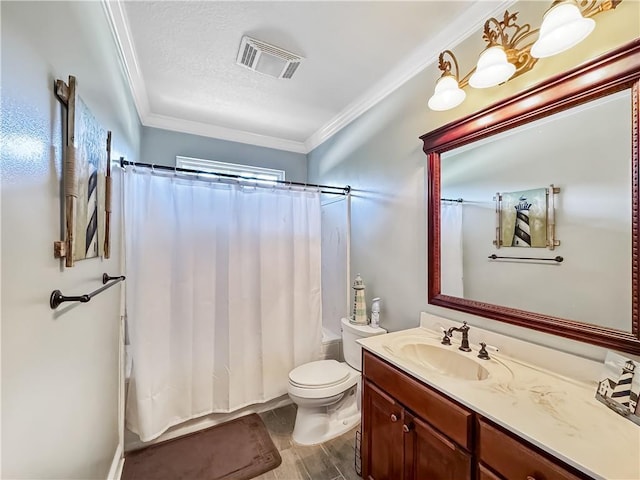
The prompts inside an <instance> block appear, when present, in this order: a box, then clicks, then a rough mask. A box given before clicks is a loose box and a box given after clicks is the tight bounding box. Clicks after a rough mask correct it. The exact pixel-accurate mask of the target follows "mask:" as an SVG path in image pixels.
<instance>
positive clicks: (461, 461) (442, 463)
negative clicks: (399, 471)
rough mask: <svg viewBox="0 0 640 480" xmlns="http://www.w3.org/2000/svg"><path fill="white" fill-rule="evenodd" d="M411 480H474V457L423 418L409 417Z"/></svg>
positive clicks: (407, 448) (407, 451) (407, 455)
mask: <svg viewBox="0 0 640 480" xmlns="http://www.w3.org/2000/svg"><path fill="white" fill-rule="evenodd" d="M404 425H406V428H405V431H407V433H406V436H407V438H406V439H405V458H406V464H405V468H407V472H406V476H405V478H406V479H408V480H425V479H429V480H471V455H470V454H469V453H467V452H465V451H464V450H463V449H462V448H461V447H459V446H458V445H456V444H455V443H453V442H452V441H451V440H449V439H448V438H447V437H445V436H444V435H442V434H441V433H439V432H438V431H437V430H435V429H434V428H433V427H431V426H430V425H429V424H427V423H425V422H423V421H422V420H420V419H419V418H416V417H412V416H411V415H409V414H408V413H407V414H405V423H404Z"/></svg>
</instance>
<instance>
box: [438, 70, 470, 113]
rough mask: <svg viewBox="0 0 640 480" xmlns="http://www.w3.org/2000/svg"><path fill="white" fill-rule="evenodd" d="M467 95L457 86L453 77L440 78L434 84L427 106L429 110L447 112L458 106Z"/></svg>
mask: <svg viewBox="0 0 640 480" xmlns="http://www.w3.org/2000/svg"><path fill="white" fill-rule="evenodd" d="M466 96H467V94H466V93H465V91H464V90H462V89H461V88H460V87H459V86H458V81H457V80H456V79H455V77H454V76H453V75H445V76H443V77H440V79H439V80H438V82H437V83H436V88H435V91H434V92H433V96H432V97H431V98H430V99H429V102H428V105H429V108H430V109H431V110H437V111H442V110H449V109H451V108H453V107H457V106H458V105H460V104H461V103H462V102H463V100H464V99H465V97H466Z"/></svg>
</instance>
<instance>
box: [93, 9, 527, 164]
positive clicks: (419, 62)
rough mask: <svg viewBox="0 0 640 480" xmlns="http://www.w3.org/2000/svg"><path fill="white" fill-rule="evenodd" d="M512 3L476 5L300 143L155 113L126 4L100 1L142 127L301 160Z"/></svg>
mask: <svg viewBox="0 0 640 480" xmlns="http://www.w3.org/2000/svg"><path fill="white" fill-rule="evenodd" d="M514 3H516V0H502V1H501V2H500V3H499V4H498V5H497V6H496V4H495V3H494V2H485V1H482V0H477V1H476V2H474V4H473V5H471V7H469V8H468V9H466V10H465V12H464V14H462V15H460V16H459V17H458V18H457V19H456V20H454V21H453V22H452V23H450V24H449V25H448V26H447V28H445V29H444V30H443V31H442V32H440V34H438V35H437V36H436V37H435V38H434V39H433V40H431V41H429V42H426V43H425V44H423V45H422V46H420V47H419V48H418V49H416V50H415V51H414V53H413V54H412V55H411V56H410V57H409V58H407V59H405V60H404V61H403V62H402V63H401V64H400V65H399V66H397V67H396V68H394V69H393V70H392V71H391V72H390V73H389V74H387V75H386V76H385V77H384V78H383V79H381V80H380V81H379V82H378V83H377V84H376V85H374V86H373V87H372V88H370V89H369V90H368V91H367V92H365V93H364V94H363V95H362V96H361V97H360V98H358V99H356V100H355V101H354V102H352V103H351V104H349V105H348V106H347V107H346V108H345V109H344V110H343V111H342V112H340V113H339V114H338V115H336V116H335V117H334V118H332V119H331V120H330V121H329V122H327V123H326V124H325V125H323V126H322V127H321V128H319V129H318V130H317V131H316V132H315V133H313V134H312V135H311V136H310V137H309V138H307V139H306V140H305V141H304V142H297V141H294V140H288V139H284V138H278V137H271V136H267V135H260V134H256V133H252V132H247V131H243V130H235V129H232V128H227V127H222V126H219V125H213V124H208V123H204V122H195V121H191V120H185V119H181V118H177V117H171V116H167V115H160V114H157V113H154V112H152V111H151V107H150V104H149V96H148V93H147V89H146V86H145V82H144V77H143V75H142V71H141V69H140V66H139V62H138V59H137V55H136V51H135V47H134V45H133V41H132V39H131V34H130V29H129V22H128V20H127V16H126V13H125V11H124V7H123V5H122V2H121V0H102V4H103V7H104V10H105V13H106V16H107V20H108V22H109V24H110V27H111V31H112V34H113V36H114V39H115V42H116V45H117V48H118V54H119V56H120V60H121V63H122V66H123V69H124V72H125V76H126V79H127V81H128V83H129V88H130V90H131V94H132V96H133V100H134V103H135V105H136V109H137V110H138V115H139V117H140V121H141V123H142V125H144V126H147V127H155V128H162V129H166V130H174V131H177V132H182V133H190V134H194V135H202V136H206V137H213V138H218V139H221V140H228V141H232V142H239V143H246V144H250V145H257V146H260V147H266V148H274V149H278V150H285V151H290V152H296V153H303V154H307V153H309V152H311V151H312V150H313V149H315V148H316V147H318V146H319V145H321V144H322V143H323V142H325V141H326V140H328V139H329V138H331V137H332V136H333V135H335V134H336V133H337V132H339V131H340V130H342V129H343V128H344V127H346V126H347V125H348V124H350V123H351V122H352V121H353V120H355V119H356V118H358V117H359V116H360V115H362V114H363V113H365V112H366V111H368V110H369V109H371V108H372V107H373V106H375V105H376V104H378V103H379V102H381V101H382V100H384V99H385V98H386V97H387V96H388V95H390V94H391V93H393V92H394V91H395V90H397V89H398V88H399V87H401V86H402V85H403V84H404V83H406V82H407V81H408V80H410V79H411V78H413V77H414V76H416V75H417V74H419V73H420V72H422V71H423V70H424V69H425V68H426V67H428V66H429V65H431V64H432V63H434V62H435V61H436V60H437V57H438V54H439V52H441V51H442V50H445V49H447V48H453V47H455V46H456V45H457V44H459V43H460V42H461V41H463V40H464V39H466V38H467V37H469V36H470V35H472V34H473V33H475V32H477V31H478V30H480V29H481V28H482V25H483V24H484V22H485V19H486V18H489V17H492V16H496V15H500V14H502V12H503V11H504V10H505V8H508V7H509V6H511V5H513V4H514ZM434 52H435V53H434Z"/></svg>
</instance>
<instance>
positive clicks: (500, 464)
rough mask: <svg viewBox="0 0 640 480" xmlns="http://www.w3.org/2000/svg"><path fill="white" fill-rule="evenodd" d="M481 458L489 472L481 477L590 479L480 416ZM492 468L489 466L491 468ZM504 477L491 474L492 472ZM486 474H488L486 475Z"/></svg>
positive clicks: (479, 440) (560, 479)
mask: <svg viewBox="0 0 640 480" xmlns="http://www.w3.org/2000/svg"><path fill="white" fill-rule="evenodd" d="M477 452H478V461H479V462H481V463H480V465H481V468H482V469H484V472H485V473H482V470H481V474H480V475H479V478H480V479H481V480H483V479H488V480H493V479H497V480H501V479H502V478H504V479H507V480H509V479H512V478H513V479H520V478H521V479H523V480H579V479H585V478H589V477H586V476H584V475H583V474H580V473H579V472H576V473H575V474H574V473H572V472H571V471H570V470H569V469H568V467H567V468H565V467H563V466H561V465H559V464H558V463H557V462H555V461H553V460H552V459H549V458H547V457H546V456H544V455H542V454H541V453H538V452H537V451H535V449H534V448H533V447H531V446H529V445H527V444H525V443H524V442H523V441H522V440H520V439H518V438H516V437H514V436H513V435H511V434H509V433H507V432H505V431H503V430H502V429H500V428H499V427H497V426H494V425H492V424H491V423H489V422H487V421H486V420H484V419H481V418H480V419H478V443H477ZM487 467H488V468H487ZM491 471H493V472H495V473H497V474H499V475H501V476H497V475H494V476H490V475H491V474H492V472H491ZM482 475H485V476H482Z"/></svg>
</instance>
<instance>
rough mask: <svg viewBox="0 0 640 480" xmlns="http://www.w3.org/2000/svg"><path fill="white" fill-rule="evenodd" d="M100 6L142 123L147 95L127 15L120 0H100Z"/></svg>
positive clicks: (145, 111)
mask: <svg viewBox="0 0 640 480" xmlns="http://www.w3.org/2000/svg"><path fill="white" fill-rule="evenodd" d="M102 7H103V8H104V11H105V14H106V16H107V21H108V23H109V26H110V27H111V33H112V34H113V38H114V40H115V42H116V47H117V49H118V56H119V57H120V63H121V64H122V68H123V70H124V73H125V77H126V79H127V82H128V83H129V90H131V95H132V96H133V102H134V104H135V106H136V110H138V116H139V117H140V121H141V122H142V124H143V125H144V121H145V120H144V119H145V118H146V116H147V115H149V113H151V108H150V106H149V95H148V94H147V87H146V86H145V83H144V78H143V76H142V70H141V69H140V65H139V63H138V57H137V55H136V50H135V47H134V46H133V41H132V40H131V34H130V33H129V31H130V30H129V22H128V20H127V15H126V13H125V12H124V7H123V6H122V3H121V2H120V0H102Z"/></svg>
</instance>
